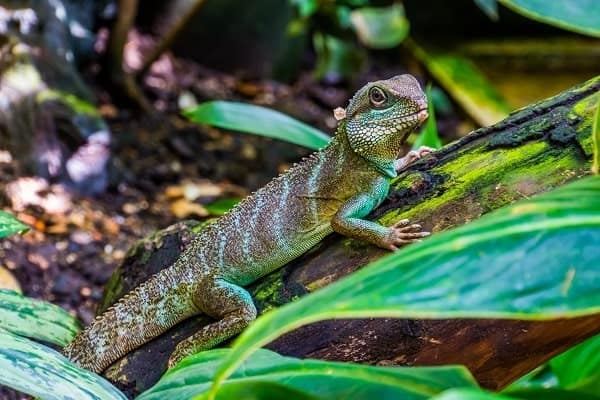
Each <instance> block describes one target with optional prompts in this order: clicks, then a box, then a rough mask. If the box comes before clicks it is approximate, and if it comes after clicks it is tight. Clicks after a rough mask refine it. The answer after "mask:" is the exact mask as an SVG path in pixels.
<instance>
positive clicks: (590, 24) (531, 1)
mask: <svg viewBox="0 0 600 400" xmlns="http://www.w3.org/2000/svg"><path fill="white" fill-rule="evenodd" d="M498 1H499V2H500V3H501V4H503V5H505V6H506V7H508V8H510V9H512V10H514V11H516V12H518V13H519V14H522V15H524V16H525V17H527V18H531V19H533V20H536V21H539V22H544V23H546V24H549V25H554V26H556V27H558V28H562V29H566V30H570V31H573V32H577V33H581V34H584V35H589V36H594V37H600V22H599V21H600V1H597V0H564V1H548V0H498Z"/></svg>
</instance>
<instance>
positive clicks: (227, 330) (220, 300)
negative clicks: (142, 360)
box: [169, 279, 256, 367]
mask: <svg viewBox="0 0 600 400" xmlns="http://www.w3.org/2000/svg"><path fill="white" fill-rule="evenodd" d="M201 287H202V293H201V296H200V297H199V298H198V299H197V306H198V307H199V308H200V309H201V311H202V313H203V314H206V315H208V316H210V317H213V318H215V319H217V320H218V321H216V322H213V323H211V324H208V325H206V326H205V327H203V328H202V329H200V330H199V331H198V332H196V333H194V334H193V335H192V336H190V337H188V338H187V339H185V340H183V341H181V342H180V343H179V344H178V345H177V346H176V347H175V350H174V351H173V353H172V354H171V357H170V358H169V367H172V366H173V365H175V364H176V363H178V362H179V361H181V360H182V359H183V358H185V357H186V356H188V355H190V354H194V353H197V352H199V351H203V350H208V349H210V348H212V347H214V346H216V345H218V344H219V343H221V342H223V341H225V340H227V339H229V338H231V337H232V336H235V335H237V334H238V333H240V332H241V331H242V330H243V329H244V328H245V327H247V326H248V325H249V324H250V323H251V322H252V321H254V320H255V319H256V307H255V306H254V302H253V301H252V297H251V296H250V293H248V292H247V291H246V290H245V289H244V288H242V287H241V286H238V285H234V284H232V283H229V282H227V281H225V280H223V279H216V280H214V281H212V282H209V283H206V282H204V283H203V284H202V285H201Z"/></svg>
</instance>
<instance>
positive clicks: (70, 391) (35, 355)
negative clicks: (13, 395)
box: [0, 328, 127, 400]
mask: <svg viewBox="0 0 600 400" xmlns="http://www.w3.org/2000/svg"><path fill="white" fill-rule="evenodd" d="M0 384H2V385H6V386H8V387H11V388H13V389H16V390H18V391H21V392H23V393H27V394H30V395H32V396H35V397H38V398H40V399H46V400H72V399H77V400H88V399H89V400H92V399H94V400H111V399H122V400H125V399H127V397H125V395H124V394H123V393H121V392H120V391H119V390H118V389H116V388H115V387H114V386H112V385H111V384H110V383H108V382H107V381H106V380H104V378H102V377H100V376H98V375H96V374H94V373H92V372H89V371H86V370H85V369H82V368H79V367H77V366H76V365H74V364H72V363H71V362H70V361H69V360H67V359H66V358H65V357H63V356H62V355H61V354H60V353H58V352H57V351H54V350H52V349H51V348H49V347H46V346H44V345H41V344H39V343H36V342H34V341H32V340H29V339H26V338H24V337H21V336H18V335H15V334H12V333H10V332H8V331H5V330H4V329H1V328H0Z"/></svg>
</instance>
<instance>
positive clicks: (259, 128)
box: [183, 101, 331, 150]
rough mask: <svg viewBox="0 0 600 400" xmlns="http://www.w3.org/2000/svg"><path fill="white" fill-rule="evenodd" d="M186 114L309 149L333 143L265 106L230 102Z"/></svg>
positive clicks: (186, 113) (191, 110)
mask: <svg viewBox="0 0 600 400" xmlns="http://www.w3.org/2000/svg"><path fill="white" fill-rule="evenodd" d="M183 114H184V115H185V116H186V117H188V118H189V119H191V120H192V121H194V122H199V123H202V124H207V125H213V126H218V127H220V128H225V129H232V130H236V131H240V132H247V133H252V134H254V135H259V136H265V137H269V138H273V139H279V140H284V141H286V142H290V143H294V144H297V145H300V146H304V147H308V148H309V149H314V150H317V149H320V148H321V147H323V146H325V145H326V144H327V143H329V140H330V139H331V138H330V137H329V136H328V135H326V134H325V133H323V132H321V131H320V130H318V129H315V128H313V127H311V126H309V125H306V124H305V123H303V122H300V121H298V120H296V119H294V118H292V117H288V116H287V115H285V114H283V113H280V112H278V111H274V110H271V109H268V108H265V107H259V106H255V105H252V104H244V103H235V102H230V101H209V102H207V103H202V104H200V105H199V106H198V107H196V108H192V109H189V110H185V111H184V112H183Z"/></svg>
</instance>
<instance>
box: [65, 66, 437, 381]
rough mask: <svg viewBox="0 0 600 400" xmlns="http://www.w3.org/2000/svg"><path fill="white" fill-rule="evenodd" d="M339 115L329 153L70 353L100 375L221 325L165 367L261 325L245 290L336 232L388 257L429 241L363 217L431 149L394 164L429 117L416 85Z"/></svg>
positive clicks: (220, 228) (379, 90) (221, 229)
mask: <svg viewBox="0 0 600 400" xmlns="http://www.w3.org/2000/svg"><path fill="white" fill-rule="evenodd" d="M340 112H341V114H340ZM336 116H338V117H339V118H340V119H341V121H340V123H339V125H338V129H337V132H336V136H335V138H334V139H333V140H332V141H331V143H330V144H329V145H328V146H327V147H325V148H324V149H322V150H321V151H319V152H316V153H314V154H312V155H311V156H310V157H307V158H306V159H305V160H303V161H302V162H301V163H299V164H297V165H295V166H294V167H292V168H291V169H290V170H288V171H287V172H286V173H284V174H283V175H281V176H279V177H277V178H275V179H274V180H273V181H271V182H270V183H269V184H267V185H266V186H265V187H263V188H262V189H260V190H258V191H257V192H256V193H254V194H253V195H252V196H250V197H248V198H246V199H245V200H244V201H242V202H241V203H240V204H239V205H238V206H236V207H235V208H234V209H233V210H232V211H231V212H229V213H228V214H226V215H224V216H223V217H221V218H220V219H218V220H217V221H216V222H214V223H212V224H211V225H209V226H207V227H206V228H205V229H204V230H203V231H202V232H201V233H199V234H198V236H197V237H196V238H194V240H193V241H192V243H191V244H190V245H189V246H188V248H187V249H186V250H185V251H184V252H183V253H182V254H181V256H180V257H179V259H178V260H177V261H176V262H175V263H174V264H173V265H172V266H170V267H169V268H166V269H164V270H163V271H161V272H160V273H158V274H156V275H155V276H153V277H152V278H151V279H149V280H148V281H146V282H145V283H143V284H141V285H140V286H138V287H137V288H135V289H134V290H133V291H132V292H130V293H129V294H127V295H125V296H124V297H123V298H121V299H120V300H119V301H118V302H117V303H116V304H114V305H113V306H112V307H110V308H109V309H108V310H106V311H105V312H104V313H103V314H102V315H100V316H98V317H97V318H96V320H95V321H94V322H93V323H92V324H91V325H90V326H88V327H87V328H86V329H85V330H83V331H82V332H81V333H80V334H79V335H78V336H77V337H76V338H75V339H74V340H73V342H71V343H70V344H69V345H68V346H66V347H65V349H64V351H63V352H64V354H65V355H66V356H67V357H69V358H70V359H71V360H72V361H73V362H75V363H76V364H79V365H80V366H82V367H84V368H87V369H89V370H91V371H94V372H97V373H100V372H102V371H103V370H104V369H105V368H106V367H108V366H109V365H110V364H112V363H113V362H114V361H116V360H117V359H119V358H121V357H122V356H123V355H125V354H126V353H128V352H129V351H131V350H133V349H135V348H137V347H139V346H140V345H142V344H143V343H145V342H147V341H149V340H151V339H153V338H155V337H156V336H158V335H160V334H161V333H163V332H165V331H167V330H168V329H169V328H171V327H172V326H173V325H175V324H176V323H178V322H180V321H182V320H184V319H186V318H189V317H191V316H194V315H197V314H206V315H209V316H211V317H213V318H215V319H216V320H217V321H216V322H214V323H212V324H209V325H207V326H205V327H204V328H202V329H201V330H200V331H198V332H196V333H195V334H194V335H192V336H191V337H189V338H188V339H186V340H184V341H182V342H181V343H179V344H178V345H177V347H176V349H175V351H174V352H173V354H172V355H171V357H170V360H169V364H170V365H173V364H175V363H176V362H178V361H179V360H181V359H182V358H184V357H185V356H187V355H189V354H193V353H195V352H198V351H202V350H206V349H210V348H211V347H213V346H215V345H217V344H219V343H221V342H222V341H224V340H226V339H228V338H230V337H232V336H234V335H236V334H238V333H240V331H242V330H243V329H244V328H245V327H246V326H247V325H248V324H249V323H250V322H252V321H253V320H254V319H255V318H256V308H255V306H254V303H253V301H252V298H251V297H250V294H249V293H248V292H247V291H246V290H245V289H243V287H242V286H245V285H248V284H249V283H251V282H253V281H255V280H256V279H258V278H260V277H262V276H264V275H267V274H268V273H270V272H271V271H274V270H276V269H278V268H280V267H282V266H283V265H285V264H286V263H288V262H289V261H291V260H293V259H294V258H296V257H298V256H300V255H301V254H303V253H304V252H306V251H307V250H309V249H310V248H311V247H313V246H314V245H315V244H317V243H318V242H320V241H321V240H322V239H323V238H324V237H325V236H327V235H328V234H330V233H332V232H333V231H335V232H338V233H341V234H343V235H346V236H350V237H353V238H357V239H362V240H365V241H367V242H370V243H373V244H374V245H377V246H380V247H383V248H385V249H389V250H396V249H397V248H398V246H400V245H403V244H405V243H410V242H414V241H418V240H419V239H420V238H422V237H424V236H427V235H428V234H429V233H428V232H420V231H419V230H420V229H421V227H420V226H419V225H416V224H413V225H411V224H409V223H408V221H407V220H403V221H400V222H399V223H397V224H396V225H394V226H392V227H384V226H381V225H379V224H377V223H375V222H372V221H368V220H365V219H364V218H365V216H366V215H367V214H369V212H370V211H371V210H373V209H374V208H375V207H377V206H378V205H379V204H380V203H381V202H382V201H383V199H384V198H385V197H386V195H387V193H388V190H389V186H390V181H391V179H392V178H394V177H395V176H396V175H397V171H398V170H400V169H402V168H405V167H406V166H407V165H408V164H410V163H411V162H413V161H414V160H415V159H417V158H419V157H421V156H422V155H424V154H427V152H429V151H430V150H429V149H421V150H419V151H417V152H411V153H409V155H407V157H405V158H402V159H399V160H397V159H396V158H397V156H398V154H399V152H400V150H401V147H402V144H403V143H404V141H405V140H406V138H407V137H408V135H409V134H410V133H411V132H412V131H413V130H414V128H415V127H416V126H417V125H419V124H420V123H421V122H423V121H424V120H425V119H426V118H427V102H426V100H425V95H424V94H423V92H422V90H421V89H420V87H419V84H418V83H417V81H416V80H415V79H414V78H413V77H412V76H410V75H400V76H396V77H394V78H391V79H388V80H384V81H377V82H373V83H369V84H367V85H366V86H365V87H363V88H362V89H360V90H359V91H358V92H357V93H356V95H355V96H354V97H353V98H352V100H351V101H350V104H349V106H348V108H347V109H346V110H345V111H344V110H337V111H336Z"/></svg>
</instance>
